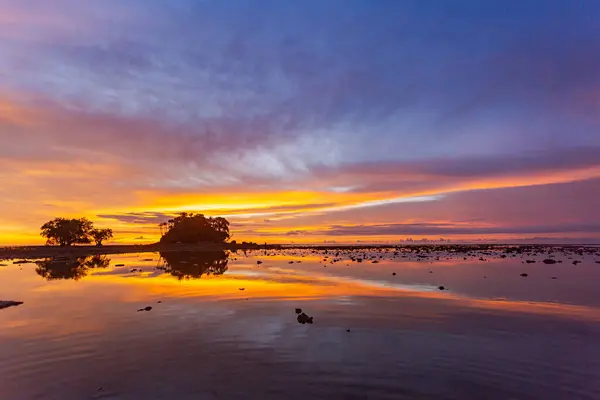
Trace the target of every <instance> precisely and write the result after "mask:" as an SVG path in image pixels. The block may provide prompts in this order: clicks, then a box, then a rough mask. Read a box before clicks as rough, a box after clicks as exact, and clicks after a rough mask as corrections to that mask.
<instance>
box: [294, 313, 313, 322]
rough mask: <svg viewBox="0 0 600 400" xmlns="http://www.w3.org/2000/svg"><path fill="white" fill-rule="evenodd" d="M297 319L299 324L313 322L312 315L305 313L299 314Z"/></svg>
mask: <svg viewBox="0 0 600 400" xmlns="http://www.w3.org/2000/svg"><path fill="white" fill-rule="evenodd" d="M297 319H298V323H299V324H312V323H313V317H309V316H308V315H306V314H305V313H301V314H299V315H298V318H297Z"/></svg>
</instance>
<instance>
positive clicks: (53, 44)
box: [0, 0, 600, 245]
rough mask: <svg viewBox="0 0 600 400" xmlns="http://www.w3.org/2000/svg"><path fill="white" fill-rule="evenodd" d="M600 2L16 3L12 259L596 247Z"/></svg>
mask: <svg viewBox="0 0 600 400" xmlns="http://www.w3.org/2000/svg"><path fill="white" fill-rule="evenodd" d="M599 21H600V2H598V1H595V0H588V1H586V0H579V1H572V0H561V1H558V0H544V1H539V0H535V1H532V0H520V1H517V0H514V1H512V0H509V1H506V0H502V1H495V0H489V1H479V0H468V1H467V0H464V1H459V0H456V1H452V2H450V1H444V0H439V1H435V0H418V1H409V0H403V1H394V0H390V1H384V0H381V1H376V0H339V1H337V0H326V1H323V0H318V1H313V0H304V1H282V0H251V1H250V0H248V1H246V0H235V1H234V0H170V1H168V2H167V1H162V0H103V1H93V0H54V1H45V0H0V245H15V244H38V243H43V238H41V237H40V236H39V227H40V226H41V225H42V224H43V223H44V222H46V221H48V220H49V219H52V218H54V217H59V216H60V217H83V216H85V217H88V218H90V219H91V220H93V221H94V222H95V223H96V225H98V226H102V227H111V228H113V230H114V231H115V238H114V242H116V243H147V242H152V241H155V240H157V239H158V237H159V229H158V226H157V225H158V223H160V222H162V221H164V220H166V219H168V218H169V217H170V216H172V215H173V214H175V213H177V212H181V211H195V212H202V213H204V214H206V215H220V216H225V217H226V218H228V219H229V220H230V222H231V229H232V232H233V239H236V240H238V241H242V240H252V241H257V242H260V243H263V242H269V243H291V242H294V243H323V242H324V241H329V242H339V243H342V242H344V243H345V242H348V243H355V242H357V241H360V242H390V241H391V242H397V241H400V240H406V239H409V238H410V239H413V240H421V239H423V238H427V239H429V240H434V239H439V238H444V239H451V240H453V241H513V240H514V241H530V242H545V241H554V242H561V241H562V242H581V243H590V242H595V243H600V23H599Z"/></svg>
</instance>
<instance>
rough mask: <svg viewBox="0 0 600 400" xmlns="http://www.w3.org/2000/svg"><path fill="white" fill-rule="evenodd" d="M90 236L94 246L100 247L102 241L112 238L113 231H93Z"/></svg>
mask: <svg viewBox="0 0 600 400" xmlns="http://www.w3.org/2000/svg"><path fill="white" fill-rule="evenodd" d="M90 236H91V238H92V240H94V242H96V246H102V242H103V241H105V240H108V239H111V238H112V237H113V231H112V229H93V230H92V231H91V232H90Z"/></svg>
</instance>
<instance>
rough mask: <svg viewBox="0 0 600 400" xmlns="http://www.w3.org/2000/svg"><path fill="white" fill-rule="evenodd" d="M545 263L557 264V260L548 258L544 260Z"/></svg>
mask: <svg viewBox="0 0 600 400" xmlns="http://www.w3.org/2000/svg"><path fill="white" fill-rule="evenodd" d="M542 262H543V263H544V264H556V260H553V259H551V258H546V259H545V260H544V261H542Z"/></svg>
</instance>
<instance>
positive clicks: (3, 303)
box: [0, 300, 23, 310]
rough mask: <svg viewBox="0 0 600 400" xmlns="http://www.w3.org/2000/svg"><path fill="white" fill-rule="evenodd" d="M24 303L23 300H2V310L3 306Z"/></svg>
mask: <svg viewBox="0 0 600 400" xmlns="http://www.w3.org/2000/svg"><path fill="white" fill-rule="evenodd" d="M21 304H23V302H22V301H11V300H0V310H2V309H3V308H8V307H13V306H18V305H21Z"/></svg>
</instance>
